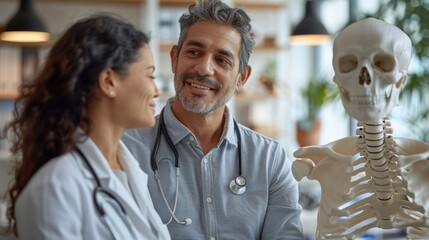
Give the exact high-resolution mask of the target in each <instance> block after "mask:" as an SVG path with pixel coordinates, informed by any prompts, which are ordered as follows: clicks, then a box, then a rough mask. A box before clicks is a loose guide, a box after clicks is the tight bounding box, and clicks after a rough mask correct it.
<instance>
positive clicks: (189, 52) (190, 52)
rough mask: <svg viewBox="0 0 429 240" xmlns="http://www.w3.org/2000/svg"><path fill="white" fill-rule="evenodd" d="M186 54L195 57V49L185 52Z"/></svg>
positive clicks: (196, 53) (196, 52)
mask: <svg viewBox="0 0 429 240" xmlns="http://www.w3.org/2000/svg"><path fill="white" fill-rule="evenodd" d="M187 53H188V54H190V55H193V56H197V55H198V51H197V50H195V49H188V51H187Z"/></svg>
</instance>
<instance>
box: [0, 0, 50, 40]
mask: <svg viewBox="0 0 429 240" xmlns="http://www.w3.org/2000/svg"><path fill="white" fill-rule="evenodd" d="M0 39H1V40H2V41H7V42H15V43H37V42H46V41H48V40H49V33H48V31H47V30H46V27H45V26H44V25H43V23H42V22H41V20H40V19H39V18H38V17H37V15H36V13H35V12H34V11H33V6H32V2H31V0H21V2H20V6H19V10H18V11H17V12H16V14H15V15H14V16H13V17H12V18H11V19H10V20H9V22H8V23H7V24H6V25H5V27H4V32H2V33H1V35H0Z"/></svg>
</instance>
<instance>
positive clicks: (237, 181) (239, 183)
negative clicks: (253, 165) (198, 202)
mask: <svg viewBox="0 0 429 240" xmlns="http://www.w3.org/2000/svg"><path fill="white" fill-rule="evenodd" d="M164 109H165V108H163V109H162V110H161V113H160V116H159V118H160V120H159V124H158V131H157V133H156V139H155V145H154V146H153V149H152V153H151V157H150V161H151V166H152V170H153V171H154V173H155V179H156V182H157V183H158V187H159V190H160V191H161V195H162V198H163V200H164V203H165V205H166V206H167V209H168V211H169V212H170V215H171V217H170V220H168V222H167V223H165V224H166V225H168V224H170V223H171V221H172V220H173V219H174V221H176V222H177V223H180V224H183V225H190V224H191V223H192V219H190V218H186V219H185V220H183V221H181V220H179V219H178V218H177V217H176V207H177V199H178V195H179V178H180V177H179V176H180V170H179V168H180V167H179V152H178V151H177V149H176V147H175V146H174V143H173V141H172V140H171V138H170V135H169V134H168V132H167V128H166V126H165V121H164ZM234 130H235V132H236V133H237V146H238V147H237V148H238V175H237V176H236V177H235V178H233V179H232V180H231V182H230V183H229V189H230V190H231V192H232V193H233V194H236V195H241V194H243V193H244V192H245V191H246V178H244V177H243V173H242V167H241V134H240V130H239V129H238V124H237V122H236V121H235V120H234ZM161 135H162V136H164V138H165V140H166V141H167V144H168V147H169V148H170V149H171V150H172V151H173V154H174V160H175V167H176V194H175V197H174V205H173V209H172V208H171V206H170V204H169V203H168V201H167V198H166V196H165V193H164V189H163V188H162V185H161V181H160V180H159V174H158V164H157V162H156V154H157V153H158V149H159V145H160V143H161Z"/></svg>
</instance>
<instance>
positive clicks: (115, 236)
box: [74, 146, 136, 239]
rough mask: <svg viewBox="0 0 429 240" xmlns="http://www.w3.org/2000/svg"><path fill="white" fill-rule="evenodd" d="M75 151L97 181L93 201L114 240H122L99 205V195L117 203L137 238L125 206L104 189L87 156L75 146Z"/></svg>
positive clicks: (130, 229)
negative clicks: (103, 195) (101, 194)
mask: <svg viewBox="0 0 429 240" xmlns="http://www.w3.org/2000/svg"><path fill="white" fill-rule="evenodd" d="M74 150H75V151H76V152H77V153H78V154H79V156H80V158H81V159H82V160H83V162H84V163H85V164H86V166H87V167H88V169H89V171H90V172H91V175H92V176H93V178H94V179H95V183H96V186H95V188H94V190H93V192H92V201H93V202H94V205H95V208H96V209H97V212H98V213H99V214H100V217H101V219H102V220H103V221H104V223H105V224H106V226H107V229H108V230H109V232H110V233H111V234H112V236H113V239H120V237H119V234H117V233H116V232H115V231H114V230H113V223H112V222H111V221H110V219H109V218H108V217H107V216H106V212H105V211H104V209H103V208H102V207H101V205H100V204H99V203H98V201H97V193H103V194H105V195H107V196H108V197H109V198H111V199H112V200H113V201H114V202H116V204H117V205H118V206H119V208H120V210H121V212H122V214H123V218H122V219H123V221H124V222H125V225H126V226H127V227H128V229H129V231H130V232H131V234H132V235H133V236H134V237H135V236H136V234H135V233H134V230H133V229H132V226H131V222H130V220H129V219H128V215H127V212H126V211H125V208H124V206H123V205H122V204H121V202H120V201H119V199H118V197H117V196H116V195H115V193H113V192H112V191H110V190H109V189H107V188H104V187H103V186H102V185H101V181H100V179H99V178H98V176H97V174H96V173H95V170H94V168H93V167H92V165H91V163H90V162H89V160H88V158H87V157H86V156H85V154H83V152H82V151H81V150H80V149H79V148H78V147H77V146H75V148H74Z"/></svg>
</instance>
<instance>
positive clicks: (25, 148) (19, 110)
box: [5, 14, 149, 234]
mask: <svg viewBox="0 0 429 240" xmlns="http://www.w3.org/2000/svg"><path fill="white" fill-rule="evenodd" d="M148 42H149V37H148V36H147V35H146V34H144V33H143V32H141V31H139V30H137V29H136V28H135V27H134V26H133V25H132V24H130V23H129V22H127V21H126V20H124V19H122V18H119V17H117V16H113V15H109V14H97V15H92V16H89V17H87V18H84V19H81V20H79V21H78V22H76V23H75V24H73V25H72V26H71V27H70V28H69V29H68V30H67V31H66V32H65V33H64V35H63V36H62V37H61V38H60V39H59V40H58V41H57V42H56V43H55V45H54V46H53V47H52V49H51V50H50V53H49V55H48V57H47V59H46V62H45V64H44V66H43V69H42V70H41V71H40V74H39V75H38V76H37V78H36V79H35V81H34V82H33V83H31V84H28V85H23V86H21V88H20V97H19V98H18V99H17V101H16V103H15V107H14V111H13V117H14V118H13V120H12V121H11V122H10V123H9V124H8V125H7V127H6V128H5V131H6V132H9V131H10V132H11V133H12V134H9V135H12V136H13V137H12V139H11V142H12V147H11V151H12V153H14V154H15V155H18V156H20V158H21V160H20V161H18V164H17V166H16V169H15V179H14V182H12V185H11V187H10V189H9V191H8V195H9V198H10V199H9V200H10V203H11V205H10V206H9V207H8V211H7V215H8V219H9V222H10V230H13V231H14V232H15V234H16V225H15V221H14V220H15V214H14V207H15V202H16V200H17V198H18V196H19V194H20V193H21V192H22V191H23V189H24V188H25V186H26V185H27V183H28V182H29V181H30V179H31V177H32V176H33V175H34V174H35V173H36V172H37V171H38V170H39V169H40V168H41V167H42V166H43V165H44V164H46V163H47V162H48V161H49V160H50V159H52V158H55V157H57V156H60V155H62V154H64V153H66V152H67V151H69V150H71V149H72V148H73V147H74V146H75V144H76V141H77V140H76V139H75V133H76V129H77V128H78V127H82V128H83V129H84V130H85V131H89V130H90V129H91V122H90V119H88V115H87V109H88V104H89V102H90V101H91V99H92V97H93V95H94V89H95V88H96V86H97V79H98V76H99V74H100V72H101V71H102V70H104V69H106V68H111V69H113V70H114V71H116V72H118V73H119V74H127V71H128V67H129V65H130V64H131V63H133V62H136V61H137V60H138V59H139V58H140V57H141V56H139V51H138V50H139V49H140V48H141V47H143V46H144V45H145V44H148Z"/></svg>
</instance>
